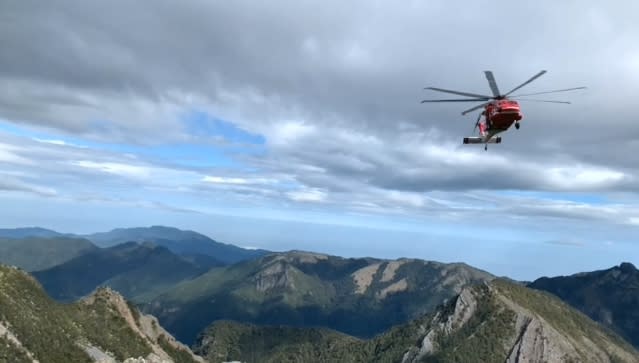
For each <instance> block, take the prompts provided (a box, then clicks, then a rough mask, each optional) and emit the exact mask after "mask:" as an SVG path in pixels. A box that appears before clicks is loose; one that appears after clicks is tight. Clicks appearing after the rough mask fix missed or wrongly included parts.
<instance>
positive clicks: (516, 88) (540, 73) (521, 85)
mask: <svg viewBox="0 0 639 363" xmlns="http://www.w3.org/2000/svg"><path fill="white" fill-rule="evenodd" d="M544 73H546V71H540V72H539V73H537V74H535V75H534V76H532V77H531V78H530V79H529V80H527V81H526V82H524V83H522V84H520V85H519V86H517V87H515V88H513V89H512V90H511V91H510V92H508V93H506V94H505V95H504V96H508V95H510V94H511V93H513V92H515V91H516V90H518V89H520V88H522V87H523V86H525V85H527V84H528V83H530V82H532V81H534V80H536V79H537V78H539V77H541V76H543V75H544Z"/></svg>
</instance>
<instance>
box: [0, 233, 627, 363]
mask: <svg viewBox="0 0 639 363" xmlns="http://www.w3.org/2000/svg"><path fill="white" fill-rule="evenodd" d="M31 232H33V233H34V234H35V236H31V234H30V233H31ZM111 232H112V233H111ZM111 232H107V233H99V234H92V235H86V236H84V237H82V236H73V235H69V234H65V233H58V232H55V231H48V230H43V229H39V228H29V229H20V230H0V251H7V253H2V254H0V263H3V264H12V265H17V266H20V267H22V268H24V269H25V270H28V271H31V273H32V276H33V277H35V278H36V279H37V280H38V282H39V284H38V285H40V284H41V286H42V288H44V289H45V290H46V292H47V293H48V294H49V295H50V296H51V297H53V298H54V299H56V300H58V301H64V302H72V301H77V300H79V299H85V300H86V299H90V297H91V296H92V294H95V292H96V291H105V290H104V288H105V287H108V289H113V290H114V291H117V293H118V294H121V295H122V296H123V297H124V298H126V299H127V300H129V301H130V302H131V303H134V304H136V305H137V306H138V308H139V309H140V311H142V312H144V313H148V314H151V315H153V316H156V317H157V318H158V323H159V324H160V325H162V327H163V328H165V329H166V330H167V331H168V333H170V334H171V335H172V336H174V337H175V338H176V339H178V341H180V342H182V343H185V344H187V345H189V346H192V347H193V349H195V350H196V351H197V352H199V353H200V354H201V355H203V356H206V357H208V358H209V359H210V361H219V359H228V360H233V359H240V360H242V361H260V362H261V361H273V362H275V361H287V359H289V358H290V357H296V358H295V359H298V360H299V359H306V358H308V360H307V361H321V359H326V360H329V361H352V360H353V359H354V360H355V361H385V360H386V359H392V360H401V359H402V358H401V357H404V358H405V359H406V360H405V361H406V362H413V361H415V362H416V361H419V360H420V359H423V360H424V361H432V362H449V361H451V362H452V361H459V359H462V361H472V359H471V360H469V358H468V357H470V356H474V357H483V358H484V359H485V360H483V361H504V360H505V359H506V358H505V357H509V358H508V359H510V360H509V362H511V361H512V362H528V361H531V362H541V361H543V360H544V359H555V358H557V357H561V359H563V360H560V361H566V362H572V361H580V362H590V361H592V362H636V361H637V360H636V357H637V352H636V350H634V349H633V348H631V347H630V345H629V344H628V343H626V342H625V341H624V339H625V340H626V341H627V342H630V343H634V344H635V348H636V346H637V331H636V329H635V328H636V326H637V325H638V322H639V319H638V318H637V315H636V314H635V312H636V311H639V289H637V270H636V269H635V268H634V266H632V265H631V264H621V265H620V266H616V267H613V268H611V269H608V270H603V271H595V272H592V273H580V274H577V275H575V276H568V277H557V278H541V279H538V280H536V281H534V282H532V283H529V284H528V286H529V287H530V288H528V287H524V285H526V284H525V283H523V282H521V283H518V282H516V281H511V282H506V281H505V280H504V279H501V278H499V279H497V278H496V277H495V276H493V275H492V274H490V273H489V272H486V271H482V270H480V269H477V268H474V267H472V266H468V265H466V264H463V263H439V262H435V261H425V260H420V259H411V258H401V259H396V260H387V259H377V258H344V257H339V256H330V255H326V254H320V253H314V252H306V251H287V252H268V251H263V250H250V249H243V248H240V247H237V246H232V245H226V244H218V243H217V242H216V241H214V240H212V239H210V238H208V237H205V236H203V235H200V234H198V233H196V232H192V231H181V230H178V229H175V228H169V227H160V226H154V227H150V228H135V229H116V230H114V231H111ZM162 232H166V234H163V233H162ZM36 236H37V237H36ZM89 238H91V239H95V240H98V241H99V243H100V245H101V246H102V247H99V246H97V245H96V244H95V243H93V242H92V241H90V240H89ZM96 243H97V242H96ZM34 246H36V247H34ZM185 246H186V247H185ZM229 246H231V247H229ZM216 251H218V252H219V253H220V255H222V256H223V259H221V260H220V259H218V257H217V256H216V255H215V253H216ZM43 261H45V262H47V263H44V264H43ZM52 261H53V262H52ZM229 261H235V262H229ZM27 267H28V269H27ZM41 267H43V268H41ZM531 288H533V289H543V290H548V291H550V292H552V293H553V294H556V295H557V296H558V297H560V298H562V299H563V300H564V301H565V302H566V303H567V304H569V305H572V307H573V308H574V309H576V310H574V309H573V308H569V307H568V305H566V304H559V303H558V301H559V300H558V299H557V298H555V297H553V296H551V295H550V294H548V293H540V292H535V291H534V290H533V289H531ZM460 304H461V305H460ZM49 306H57V305H47V309H48V308H49ZM460 306H461V307H460ZM464 306H465V307H464ZM462 307H463V308H462ZM459 309H461V310H459ZM577 310H579V311H581V312H583V313H584V314H585V315H583V314H581V313H579V312H577ZM464 311H466V312H465V313H464ZM460 314H461V315H460ZM460 319H461V320H460ZM590 319H593V320H594V321H597V322H599V323H600V324H601V325H599V324H598V323H595V322H593V321H591V320H590ZM0 321H1V320H0ZM453 321H455V322H456V323H453ZM451 324H452V325H451ZM495 324H496V325H495ZM434 327H439V328H434ZM442 327H445V328H442ZM608 329H611V330H614V331H615V332H616V333H618V334H619V335H617V334H615V333H612V332H611V331H609V330H608ZM580 336H584V337H587V339H588V341H589V342H590V343H587V344H586V343H584V342H583V341H581V340H580V338H579V337H580ZM474 339H480V341H481V342H482V343H481V344H478V343H477V341H476V340H474ZM540 339H541V340H540ZM544 340H545V341H548V342H550V344H545V345H544V344H542V345H539V344H540V343H539V341H544ZM212 342H215V344H213V343H212ZM416 342H420V343H416ZM482 344H483V345H482ZM485 345H488V346H491V347H493V348H491V349H490V350H489V351H488V350H486V348H485V347H484V348H482V346H485ZM494 347H503V350H502V348H499V349H497V348H494ZM12 349H13V348H12ZM426 353H428V354H426ZM286 357H289V358H286ZM398 357H399V358H398ZM463 359H466V360H463ZM557 359H559V358H557ZM292 361H295V360H292Z"/></svg>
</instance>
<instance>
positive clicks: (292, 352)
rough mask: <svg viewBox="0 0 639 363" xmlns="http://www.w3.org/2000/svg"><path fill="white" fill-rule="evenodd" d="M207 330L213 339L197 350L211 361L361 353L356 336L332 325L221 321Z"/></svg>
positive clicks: (330, 358)
mask: <svg viewBox="0 0 639 363" xmlns="http://www.w3.org/2000/svg"><path fill="white" fill-rule="evenodd" d="M204 334H205V336H206V337H210V338H211V340H205V344H204V345H200V346H199V347H197V348H195V350H196V352H199V353H200V355H202V356H204V357H205V358H207V359H208V360H209V361H211V362H218V361H234V360H239V361H242V362H273V363H275V362H343V361H352V360H354V358H355V357H357V356H358V352H357V351H353V350H352V349H351V348H354V347H357V345H356V344H357V343H358V342H359V341H358V340H357V339H356V338H353V337H350V336H347V335H344V334H341V333H338V332H335V331H331V330H328V329H314V328H292V327H278V326H268V327H258V326H255V325H251V324H239V323H234V322H230V321H218V322H216V323H214V324H212V325H211V326H210V327H209V328H208V329H207V330H206V331H205V333H204ZM362 353H363V352H362ZM359 357H360V358H364V357H365V354H362V355H360V356H359Z"/></svg>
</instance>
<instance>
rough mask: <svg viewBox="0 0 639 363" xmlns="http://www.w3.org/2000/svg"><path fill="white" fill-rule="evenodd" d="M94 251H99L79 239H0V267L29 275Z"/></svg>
mask: <svg viewBox="0 0 639 363" xmlns="http://www.w3.org/2000/svg"><path fill="white" fill-rule="evenodd" d="M5 235H16V234H11V233H8V234H5ZM95 250H97V247H96V246H95V245H93V244H92V243H91V242H90V241H89V240H86V239H83V238H77V237H65V236H25V237H13V238H8V237H0V263H4V264H8V265H15V266H19V267H21V268H23V269H25V270H27V271H36V270H42V269H47V268H51V267H54V266H57V265H59V264H61V263H64V262H66V261H69V260H71V259H72V258H74V257H77V256H81V255H83V254H85V253H89V252H91V251H95Z"/></svg>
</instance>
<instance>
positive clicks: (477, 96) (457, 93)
mask: <svg viewBox="0 0 639 363" xmlns="http://www.w3.org/2000/svg"><path fill="white" fill-rule="evenodd" d="M424 89H430V90H433V91H438V92H446V93H452V94H454V95H459V96H468V97H475V98H491V97H490V96H486V95H479V94H476V93H469V92H460V91H453V90H449V89H444V88H436V87H425V88H424Z"/></svg>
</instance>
